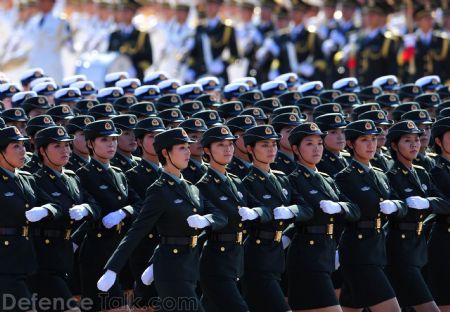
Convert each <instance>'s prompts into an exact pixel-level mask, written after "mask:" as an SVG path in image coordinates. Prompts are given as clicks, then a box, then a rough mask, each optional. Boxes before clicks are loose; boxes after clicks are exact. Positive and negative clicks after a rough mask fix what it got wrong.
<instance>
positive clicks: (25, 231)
mask: <svg viewBox="0 0 450 312" xmlns="http://www.w3.org/2000/svg"><path fill="white" fill-rule="evenodd" d="M22 236H23V237H28V225H25V226H22Z"/></svg>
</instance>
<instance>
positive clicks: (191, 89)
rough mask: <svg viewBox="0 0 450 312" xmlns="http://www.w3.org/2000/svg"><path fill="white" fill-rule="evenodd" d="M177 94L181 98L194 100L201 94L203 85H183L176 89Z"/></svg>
mask: <svg viewBox="0 0 450 312" xmlns="http://www.w3.org/2000/svg"><path fill="white" fill-rule="evenodd" d="M177 94H178V95H179V96H180V97H181V98H182V99H183V100H194V99H196V98H197V97H199V96H200V95H202V94H203V87H202V86H201V85H200V84H198V83H191V84H187V85H183V86H180V87H179V88H178V89H177Z"/></svg>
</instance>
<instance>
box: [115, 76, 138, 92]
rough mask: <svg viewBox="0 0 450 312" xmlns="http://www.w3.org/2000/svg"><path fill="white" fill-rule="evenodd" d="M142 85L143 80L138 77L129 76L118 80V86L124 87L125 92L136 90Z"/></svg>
mask: <svg viewBox="0 0 450 312" xmlns="http://www.w3.org/2000/svg"><path fill="white" fill-rule="evenodd" d="M140 86H141V81H140V80H139V79H137V78H127V79H122V80H119V81H117V82H116V87H119V88H122V89H123V91H124V92H134V90H136V89H137V88H139V87H140Z"/></svg>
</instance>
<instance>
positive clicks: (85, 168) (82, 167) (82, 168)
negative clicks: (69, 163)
mask: <svg viewBox="0 0 450 312" xmlns="http://www.w3.org/2000/svg"><path fill="white" fill-rule="evenodd" d="M81 170H84V171H88V172H89V169H88V168H87V166H86V165H84V166H81V167H80V168H78V170H77V171H81Z"/></svg>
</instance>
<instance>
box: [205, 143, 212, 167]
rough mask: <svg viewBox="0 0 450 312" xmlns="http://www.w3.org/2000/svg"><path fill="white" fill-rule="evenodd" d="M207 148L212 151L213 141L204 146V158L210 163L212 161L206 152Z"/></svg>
mask: <svg viewBox="0 0 450 312" xmlns="http://www.w3.org/2000/svg"><path fill="white" fill-rule="evenodd" d="M205 148H207V149H209V152H210V153H211V143H208V144H207V145H205V146H203V152H204V153H203V159H204V160H205V161H206V162H208V163H209V162H210V161H211V157H209V155H208V154H207V153H206V152H205Z"/></svg>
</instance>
